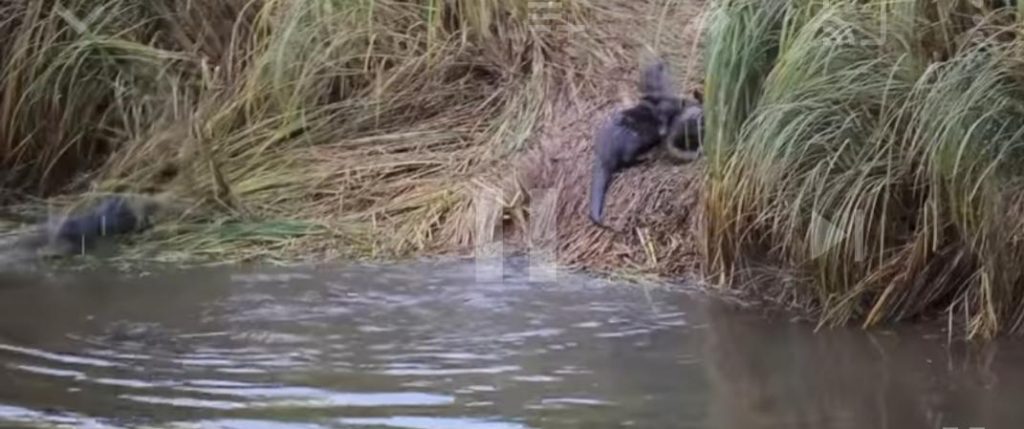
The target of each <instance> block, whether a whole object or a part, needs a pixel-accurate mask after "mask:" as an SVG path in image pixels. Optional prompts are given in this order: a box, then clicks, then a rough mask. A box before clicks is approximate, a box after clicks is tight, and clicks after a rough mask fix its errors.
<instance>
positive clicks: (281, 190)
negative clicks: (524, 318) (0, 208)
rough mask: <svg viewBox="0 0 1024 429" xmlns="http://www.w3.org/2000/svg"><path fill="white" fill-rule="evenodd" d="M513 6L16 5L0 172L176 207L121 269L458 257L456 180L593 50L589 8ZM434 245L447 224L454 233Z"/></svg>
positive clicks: (0, 93) (1, 15) (510, 137)
mask: <svg viewBox="0 0 1024 429" xmlns="http://www.w3.org/2000/svg"><path fill="white" fill-rule="evenodd" d="M528 3H529V2H527V1H525V0H516V1H499V0H485V1H481V0H472V1H470V0H455V1H451V0H446V1H442V0H418V1H410V0H373V1H338V0H317V1H306V2H285V1H278V0H227V1H218V2H194V1H186V0H159V1H155V2H131V1H127V0H103V1H100V2H95V1H84V0H69V1H62V2H46V1H27V2H14V3H11V4H8V5H7V6H4V7H3V9H2V10H0V35H2V37H3V38H4V40H8V41H11V42H10V43H7V44H5V45H4V46H0V67H2V68H0V70H2V72H0V73H2V74H0V145H2V146H0V168H2V169H3V170H2V171H4V173H3V177H0V179H3V183H4V184H5V185H6V186H5V187H7V188H10V189H17V190H20V191H25V192H29V193H34V194H42V195H60V194H79V193H81V192H83V191H84V192H111V191H114V192H151V193H152V192H159V193H162V194H163V195H171V196H173V197H174V198H175V199H177V200H178V201H179V203H180V205H182V206H183V207H187V208H188V210H186V211H185V214H184V215H182V216H179V217H176V218H173V219H170V220H169V221H166V222H163V223H161V224H160V225H159V226H158V227H157V228H156V229H154V230H153V231H151V232H149V233H147V234H146V235H145V236H143V237H141V239H140V240H138V245H137V246H133V247H132V249H131V250H132V252H131V253H129V254H126V255H125V257H128V258H132V257H138V256H141V255H145V254H150V253H151V252H155V251H158V250H159V251H161V252H160V255H161V256H160V257H161V258H172V259H182V260H184V259H190V258H193V257H197V256H198V257H204V258H214V259H219V260H237V259H251V258H267V257H273V258H278V257H280V258H293V257H297V256H301V255H318V256H327V257H331V256H353V257H354V256H371V257H373V256H408V255H411V254H414V253H417V252H423V251H426V250H429V249H432V248H439V247H445V246H449V245H453V243H454V244H458V242H459V241H460V240H461V238H460V236H459V234H450V233H445V232H443V231H442V225H444V224H450V223H456V224H457V223H459V222H460V220H459V219H458V217H459V216H460V214H461V213H465V209H466V208H467V207H468V205H469V204H470V201H471V199H472V197H473V193H474V192H475V190H474V189H473V187H472V183H473V178H474V177H477V176H479V175H481V174H484V173H486V172H488V171H491V170H493V169H494V168H495V167H496V166H497V165H499V164H498V162H499V161H500V160H501V159H503V158H504V157H507V156H508V155H509V154H511V153H515V152H516V151H518V150H521V149H523V148H524V147H525V145H526V143H527V139H528V138H529V137H530V136H531V134H532V133H533V132H534V131H535V130H536V129H537V128H538V124H540V123H542V122H543V121H545V120H546V118H548V117H550V116H551V114H552V108H551V100H553V97H552V94H554V93H557V92H559V91H565V90H566V88H571V87H573V86H574V85H577V83H576V82H578V81H580V80H581V78H582V77H584V76H586V75H587V74H588V73H589V72H591V71H592V70H593V69H594V68H596V67H597V64H600V63H601V62H603V61H613V60H615V59H612V58H602V57H600V56H585V55H584V54H583V53H587V52H602V51H601V43H600V40H601V39H602V37H604V36H605V35H604V34H603V33H602V29H600V28H589V29H588V31H586V32H581V33H574V34H572V35H571V36H570V34H569V33H568V32H567V30H566V28H568V27H566V26H567V25H574V24H575V25H584V26H586V25H587V23H588V20H589V19H591V17H592V15H593V13H594V12H593V10H592V9H593V8H592V7H591V5H589V4H588V3H587V2H585V1H582V0H565V1H563V2H561V6H562V7H561V10H560V12H561V13H560V14H559V15H558V17H557V18H551V17H550V14H548V15H549V18H551V19H548V20H547V21H545V22H543V23H542V24H545V25H547V26H548V28H547V29H545V28H543V27H541V26H539V25H538V23H537V22H533V21H531V15H530V13H529V12H530V11H529V10H528V9H527V6H528ZM449 230H450V229H449Z"/></svg>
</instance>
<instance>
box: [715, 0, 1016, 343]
mask: <svg viewBox="0 0 1024 429" xmlns="http://www.w3.org/2000/svg"><path fill="white" fill-rule="evenodd" d="M715 14H716V15H715V17H714V18H713V20H712V22H713V23H712V28H711V31H712V34H711V35H710V36H709V40H710V44H709V49H708V52H707V76H708V88H707V102H708V104H709V111H708V115H707V120H708V129H709V136H708V140H709V142H708V148H707V149H708V154H709V156H708V158H709V162H708V175H709V177H708V180H707V183H706V186H705V203H704V207H703V209H704V210H705V215H706V216H705V219H706V222H705V224H704V233H703V238H702V240H703V243H704V251H705V253H706V256H707V257H708V268H709V271H710V272H711V273H713V274H715V275H716V276H717V277H716V278H717V283H718V284H719V285H721V286H733V287H737V288H739V289H741V290H743V291H746V292H751V293H756V294H760V295H762V296H767V297H770V298H772V299H778V300H780V301H782V302H784V303H786V304H790V305H796V306H799V307H803V308H805V309H808V310H811V311H813V312H814V313H816V314H818V316H819V318H820V322H821V324H823V325H829V324H843V323H848V322H851V321H859V322H861V323H863V324H864V325H865V326H870V325H874V324H878V323H882V322H892V321H899V320H906V319H912V318H918V317H922V316H930V315H936V314H949V317H951V318H953V317H955V318H956V319H957V320H959V321H961V322H963V326H964V328H965V330H966V334H967V335H968V336H970V337H991V336H993V335H996V334H997V333H1000V332H1020V331H1021V330H1022V329H1024V323H1022V322H1024V272H1022V271H1021V268H1020V267H1019V265H1020V264H1018V263H1017V262H1016V261H1020V260H1021V257H1024V246H1022V241H1021V232H1022V231H1024V222H1022V217H1021V209H1022V206H1021V203H1022V202H1024V199H1022V196H1024V187H1022V186H1021V184H1022V181H1021V179H1022V177H1024V169H1022V168H1021V167H1020V166H1021V165H1024V152H1022V149H1024V145H1022V144H1024V75H1021V72H1020V70H1021V68H1020V65H1021V60H1022V59H1024V57H1022V54H1024V49H1022V48H1024V44H1022V43H1021V42H1020V41H1019V40H1020V39H1019V35H1020V34H1021V31H1022V30H1024V27H1022V26H1021V24H1020V22H1021V21H1020V19H1019V16H1020V15H1014V14H1013V11H1012V10H1009V9H1003V10H998V11H993V10H990V9H985V8H978V7H976V6H974V5H972V4H971V3H969V2H939V3H935V2H926V1H909V0H908V1H886V2H882V1H878V2H875V1H867V2H839V1H813V0H770V1H753V2H749V1H719V2H717V4H716V10H715ZM950 320H951V321H952V320H953V319H950Z"/></svg>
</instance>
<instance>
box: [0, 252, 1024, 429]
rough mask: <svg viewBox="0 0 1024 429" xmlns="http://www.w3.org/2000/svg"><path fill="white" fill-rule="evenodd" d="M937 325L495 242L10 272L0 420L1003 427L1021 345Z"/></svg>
mask: <svg viewBox="0 0 1024 429" xmlns="http://www.w3.org/2000/svg"><path fill="white" fill-rule="evenodd" d="M929 332H930V333H929ZM945 342H946V341H945V337H944V336H943V335H942V333H941V332H935V331H920V330H908V331H906V332H900V333H886V332H877V331H876V332H873V333H871V334H867V333H862V332H859V331H856V330H835V331H827V332H819V333H817V334H816V333H814V332H813V330H812V328H811V327H809V326H806V325H803V324H796V323H790V322H788V321H787V320H774V319H769V318H766V317H763V316H761V315H760V314H757V313H751V312H749V311H740V310H735V309H731V308H729V307H726V306H724V305H721V304H716V303H714V302H712V301H708V300H705V299H702V298H699V297H695V296H692V295H691V294H688V293H686V291H684V290H682V289H672V288H661V289H649V288H642V287H638V286H621V285H608V284H605V283H603V282H599V281H596V280H593V279H589V278H586V277H583V276H579V275H571V274H568V273H558V278H557V281H548V282H531V281H529V280H528V278H527V271H526V270H525V269H524V267H523V264H522V263H520V262H516V261H509V262H508V264H507V265H506V266H505V268H504V276H503V277H502V278H501V279H500V280H481V279H479V278H477V277H476V271H475V269H474V266H473V265H472V264H471V263H462V262H437V263H426V262H424V263H412V264H405V265H401V266H392V267H388V266H353V267H345V268H341V267H339V268H332V269H322V268H319V269H314V268H290V269H257V268H251V269H238V268H230V269H229V268H217V269H201V270H179V271H157V272H151V273H148V274H147V275H137V274H133V275H124V274H116V273H113V272H109V271H84V272H56V273H49V274H47V275H45V276H44V275H42V274H32V273H25V272H20V273H17V274H8V275H0V427H84V428H121V427H125V428H127V427H133V428H134V427H183V428H193V427H201V428H256V429H264V428H265V429H283V428H303V429H305V428H310V429H313V428H408V429H421V428H422V429H435V428H437V429H443V428H466V429H523V428H603V427H635V428H670V427H671V428H729V429H733V428H735V429H749V428H780V429H782V428H817V429H822V428H894V429H895V428H899V429H903V428H935V429H940V428H943V427H961V428H968V427H985V428H1008V429H1009V428H1020V427H1024V424H1022V423H1024V408H1022V407H1020V406H1019V405H1018V404H1019V403H1020V402H1021V400H1022V399H1024V371H1022V370H1024V348H1022V347H1021V345H1020V344H1019V343H1017V342H1012V341H1002V342H999V343H997V344H995V345H993V346H990V347H984V348H973V349H969V348H967V347H966V346H963V345H959V346H958V345H954V346H952V347H946V346H945Z"/></svg>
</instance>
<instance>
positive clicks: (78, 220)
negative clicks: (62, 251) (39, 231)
mask: <svg viewBox="0 0 1024 429" xmlns="http://www.w3.org/2000/svg"><path fill="white" fill-rule="evenodd" d="M155 210H156V204H155V203H153V202H145V203H136V204H133V202H132V201H130V200H128V199H126V198H124V197H120V196H114V197H107V198H104V199H103V200H102V201H101V202H100V203H99V204H98V205H97V206H96V207H94V208H93V209H91V210H89V211H87V212H86V213H84V214H81V215H77V216H69V217H67V218H65V219H63V220H61V221H59V223H58V224H57V227H56V231H55V233H54V235H55V238H56V239H57V240H61V241H63V242H65V243H67V244H74V245H77V246H80V247H81V248H82V249H88V248H91V247H92V246H94V245H95V244H96V241H97V240H99V239H100V238H102V237H106V236H114V235H121V234H128V233H132V232H139V231H143V230H145V229H147V228H149V227H150V225H151V224H150V222H149V219H148V217H149V215H150V214H152V212H154V211H155Z"/></svg>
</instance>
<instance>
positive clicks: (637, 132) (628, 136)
mask: <svg viewBox="0 0 1024 429" xmlns="http://www.w3.org/2000/svg"><path fill="white" fill-rule="evenodd" d="M652 101H654V100H644V101H642V102H641V103H640V104H638V105H636V106H633V107H631V108H629V109H625V110H622V111H619V112H616V113H615V114H613V115H612V117H611V118H609V119H608V120H607V121H605V123H604V125H603V126H602V127H601V128H600V129H599V130H598V131H597V134H596V136H595V138H594V146H595V148H594V149H595V159H594V169H593V177H592V179H591V185H590V215H589V217H590V220H591V221H593V222H594V223H595V224H598V225H602V223H601V221H602V218H603V216H604V200H605V195H606V194H607V193H608V189H609V188H610V187H611V184H612V179H613V178H614V175H615V173H617V172H619V171H620V170H622V169H625V168H629V167H632V166H633V165H636V164H637V163H639V161H640V158H641V157H642V156H643V155H644V154H646V153H647V152H650V151H651V149H654V148H655V147H657V146H658V144H660V143H661V142H662V140H663V139H664V138H665V137H666V136H668V131H669V130H668V126H669V121H670V120H671V119H667V118H666V113H665V112H671V108H669V109H666V108H664V107H662V106H663V104H664V103H660V102H658V101H654V102H653V103H652ZM672 115H674V113H670V114H669V116H668V118H671V117H672Z"/></svg>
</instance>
